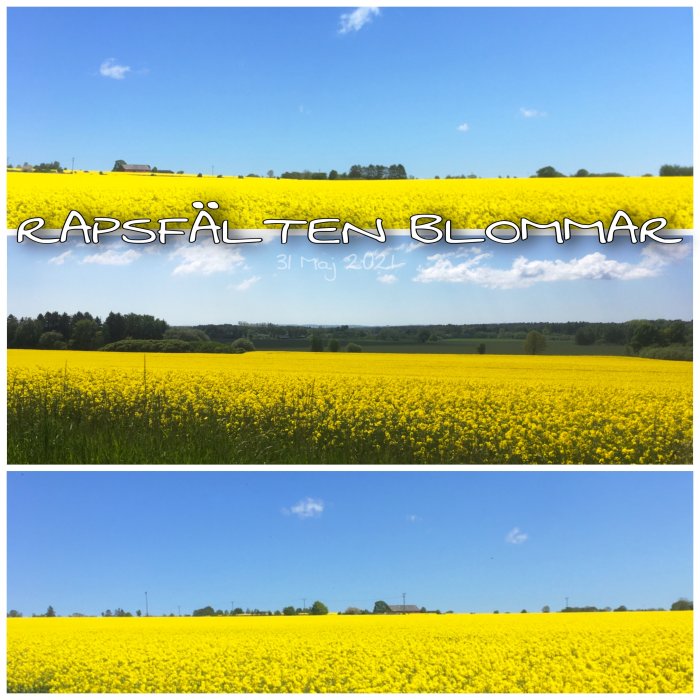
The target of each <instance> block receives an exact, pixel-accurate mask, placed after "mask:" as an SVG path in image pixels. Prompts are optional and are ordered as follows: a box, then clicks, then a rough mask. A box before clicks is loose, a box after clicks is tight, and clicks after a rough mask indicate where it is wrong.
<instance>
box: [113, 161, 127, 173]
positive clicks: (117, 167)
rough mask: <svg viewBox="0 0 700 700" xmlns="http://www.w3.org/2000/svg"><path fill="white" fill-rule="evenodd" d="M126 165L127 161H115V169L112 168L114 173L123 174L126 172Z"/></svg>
mask: <svg viewBox="0 0 700 700" xmlns="http://www.w3.org/2000/svg"><path fill="white" fill-rule="evenodd" d="M125 165H126V161H125V160H115V161H114V167H113V168H112V172H113V173H121V172H124V166H125Z"/></svg>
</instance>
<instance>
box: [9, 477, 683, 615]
mask: <svg viewBox="0 0 700 700" xmlns="http://www.w3.org/2000/svg"><path fill="white" fill-rule="evenodd" d="M309 498H310V499H313V502H314V503H319V504H321V505H320V506H319V508H320V509H321V510H320V512H319V511H318V509H317V511H316V516H315V517H306V518H302V517H300V516H299V515H298V514H295V512H294V507H295V505H297V504H299V503H300V502H304V501H305V500H306V499H309ZM515 528H518V530H517V531H515V535H514V534H513V533H514V529H515ZM509 533H510V535H511V537H510V540H511V541H508V539H509V537H508V535H509ZM523 536H524V537H523ZM7 551H8V601H7V605H8V609H12V608H14V609H17V610H20V611H22V612H23V613H24V614H25V615H28V614H31V613H33V612H35V613H41V612H44V611H45V610H46V608H47V606H48V605H53V606H54V608H55V609H56V610H57V612H58V613H59V614H70V613H73V612H83V613H99V612H101V611H103V610H105V609H107V608H111V609H114V608H116V607H122V608H124V609H127V610H131V611H132V612H133V611H135V610H136V609H142V610H144V609H145V596H144V593H145V592H146V591H148V596H149V609H150V612H151V613H152V614H169V613H171V612H175V613H176V614H177V606H178V605H179V606H181V610H182V612H183V613H184V612H191V611H192V610H193V609H194V608H198V607H203V606H205V605H212V606H214V607H215V608H221V609H224V608H230V607H231V602H233V604H234V606H240V607H242V608H247V607H250V608H255V607H257V608H260V609H268V608H269V609H273V610H274V609H280V608H281V607H283V606H285V605H290V604H291V605H295V606H299V607H300V606H301V605H302V599H303V598H306V601H307V604H310V603H312V602H313V601H314V600H315V599H320V600H323V601H325V602H326V603H327V604H328V605H329V607H330V608H331V610H344V609H345V608H346V607H347V606H350V605H357V606H361V607H370V608H371V606H372V605H373V603H374V601H375V600H377V599H384V600H386V601H387V602H388V603H401V602H402V598H401V594H402V593H404V592H405V593H406V602H407V603H413V604H417V605H420V606H422V605H425V606H426V607H428V608H440V609H442V610H446V609H453V610H455V611H484V612H490V611H492V610H494V609H499V610H501V611H506V610H509V611H514V612H518V611H520V610H521V609H523V608H525V609H527V610H539V609H541V608H542V606H544V605H550V606H551V607H552V609H560V608H562V607H564V605H565V597H567V596H568V598H569V602H570V604H571V605H597V606H601V607H603V606H612V607H616V606H618V605H626V606H627V607H630V608H632V607H664V608H668V607H669V606H670V605H671V603H672V602H673V601H674V600H676V599H677V598H678V597H681V596H685V597H692V571H693V566H692V556H693V547H692V474H691V473H690V472H626V473H622V472H583V473H575V472H571V473H563V472H502V473H481V472H452V473H450V472H442V473H440V472H432V473H426V472H393V473H391V472H232V473H227V472H219V473H206V472H200V473H191V472H160V473H158V472H151V473H148V472H144V473H134V472H111V473H110V472H103V473H91V472H73V473H71V472H63V473H61V472H54V473H50V472H45V473H42V472H34V473H32V472H24V473H22V472H16V473H10V474H8V548H7Z"/></svg>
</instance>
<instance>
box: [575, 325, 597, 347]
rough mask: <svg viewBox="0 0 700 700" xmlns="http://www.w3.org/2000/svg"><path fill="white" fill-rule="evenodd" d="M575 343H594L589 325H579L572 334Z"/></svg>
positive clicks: (593, 336) (593, 334)
mask: <svg viewBox="0 0 700 700" xmlns="http://www.w3.org/2000/svg"><path fill="white" fill-rule="evenodd" d="M574 342H575V343H576V345H593V343H595V333H594V332H593V329H592V328H591V327H590V326H581V327H580V328H577V329H576V333H575V334H574Z"/></svg>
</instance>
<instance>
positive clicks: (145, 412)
mask: <svg viewBox="0 0 700 700" xmlns="http://www.w3.org/2000/svg"><path fill="white" fill-rule="evenodd" d="M7 409H8V453H9V461H10V462H13V463H21V462H27V461H29V462H32V461H38V462H44V461H58V462H81V461H87V462H91V463H97V462H107V463H112V462H119V461H121V460H124V461H127V462H128V461H129V460H130V459H131V458H130V457H129V455H128V453H126V452H125V453H124V456H120V454H121V450H122V449H125V448H129V449H136V448H137V447H138V446H144V447H143V449H144V450H145V449H146V447H145V446H146V445H147V446H148V447H147V449H148V450H150V451H149V452H143V453H142V454H141V455H140V461H142V462H151V461H155V462H161V463H170V462H184V463H192V462H194V463H209V462H216V463H227V462H228V463H235V462H241V463H266V462H271V463H288V462H294V463H299V462H302V463H303V462H314V463H323V462H327V463H338V464H354V463H369V464H373V463H395V464H396V463H420V464H426V463H435V464H441V463H457V464H460V463H461V464H678V463H680V464H684V463H690V461H691V459H692V364H691V363H685V362H671V361H663V360H650V359H643V358H633V357H584V356H577V357H571V356H498V355H395V354H388V353H387V354H371V353H357V354H352V353H323V354H319V353H302V352H253V353H246V354H244V355H197V354H182V355H181V354H156V353H153V354H148V355H141V354H134V353H107V352H77V351H41V350H10V351H8V407H7ZM80 436H82V437H80ZM116 436H121V437H120V438H119V439H117V437H116ZM78 438H80V439H81V440H82V439H83V438H84V439H85V440H96V441H99V440H103V442H101V443H100V444H98V445H97V452H98V453H100V454H97V453H95V452H93V453H85V452H82V453H81V452H79V451H75V450H74V447H75V445H76V444H78V443H76V440H78ZM104 441H107V442H108V443H109V444H110V445H111V448H108V447H107V442H104ZM42 445H46V446H47V448H49V449H52V450H58V452H54V453H51V454H48V453H41V452H32V450H36V449H40V448H41V446H42ZM81 449H83V448H81ZM84 449H87V447H86V446H84ZM110 449H111V451H110ZM28 455H35V457H33V458H32V457H30V456H28ZM132 456H133V458H134V459H137V458H139V456H138V455H136V454H133V453H132Z"/></svg>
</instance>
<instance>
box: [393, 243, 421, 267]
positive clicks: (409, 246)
mask: <svg viewBox="0 0 700 700" xmlns="http://www.w3.org/2000/svg"><path fill="white" fill-rule="evenodd" d="M394 238H398V236H395V237H394ZM387 240H389V241H391V238H388V239H387ZM424 247H425V243H419V242H418V241H410V242H409V243H401V244H400V245H393V244H392V245H391V246H390V247H388V248H386V252H387V254H389V253H412V252H413V251H414V250H419V249H420V248H424ZM405 264H406V263H397V264H394V267H403V266H404V265H405Z"/></svg>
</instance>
